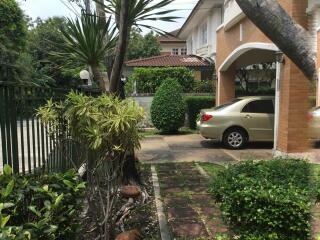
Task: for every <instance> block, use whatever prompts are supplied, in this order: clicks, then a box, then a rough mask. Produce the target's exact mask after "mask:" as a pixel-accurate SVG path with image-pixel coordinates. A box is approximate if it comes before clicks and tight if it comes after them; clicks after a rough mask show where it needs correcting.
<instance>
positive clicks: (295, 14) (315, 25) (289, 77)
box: [178, 0, 320, 156]
mask: <svg viewBox="0 0 320 240" xmlns="http://www.w3.org/2000/svg"><path fill="white" fill-rule="evenodd" d="M258 2H259V1H257V4H258ZM278 2H279V4H280V5H281V6H282V7H283V9H284V10H285V11H286V12H287V13H288V15H289V16H291V18H292V19H293V20H294V21H295V22H296V23H297V24H299V25H300V26H301V27H303V28H304V29H306V30H307V31H308V32H309V34H308V42H307V43H306V44H309V45H310V46H311V47H312V48H313V50H314V53H315V58H316V59H317V60H318V61H317V62H318V69H319V71H318V72H319V77H318V79H320V1H319V0H278ZM178 37H179V38H182V39H187V53H188V54H195V55H198V56H202V57H210V58H212V60H214V61H215V67H216V74H217V77H218V79H217V83H216V89H217V92H216V102H217V104H218V105H220V104H223V103H226V102H228V101H230V100H231V99H233V98H234V97H235V82H236V70H237V69H239V68H243V67H246V66H250V65H252V64H259V63H264V62H277V64H276V73H277V74H276V79H277V80H276V82H277V84H276V98H275V99H276V100H275V139H274V140H275V147H274V151H275V153H277V154H282V153H286V154H291V153H295V154H296V153H303V152H306V151H308V148H309V144H308V142H309V141H308V122H307V121H306V116H307V112H308V109H309V102H308V97H309V92H310V86H309V85H310V82H309V81H308V80H307V79H306V77H305V76H304V74H303V73H302V72H301V71H300V70H299V69H298V68H297V66H296V65H295V64H294V63H293V62H292V61H291V60H290V59H289V58H288V57H287V56H285V55H283V54H282V53H281V52H280V51H279V49H278V47H277V46H276V45H275V44H274V43H273V42H272V41H271V40H270V39H268V37H266V36H265V35H264V34H263V33H262V32H261V31H260V30H259V29H258V28H257V27H256V26H255V25H254V24H253V23H252V22H251V21H250V20H249V19H248V18H247V17H246V16H245V14H244V13H243V12H242V10H241V9H240V7H239V6H238V4H237V3H236V1H235V0H200V1H199V2H198V3H197V5H196V7H195V8H194V10H193V11H192V13H191V14H190V16H189V17H188V19H187V20H186V22H185V23H184V25H183V26H182V28H181V29H180V31H179V33H178ZM317 92H318V94H317V96H318V101H317V102H318V105H320V84H318V91H317ZM258 115H259V114H258ZM258 115H257V116H255V117H254V118H258V117H259V116H258ZM247 121H249V120H247ZM270 121H272V120H271V119H270ZM299 156H303V155H299Z"/></svg>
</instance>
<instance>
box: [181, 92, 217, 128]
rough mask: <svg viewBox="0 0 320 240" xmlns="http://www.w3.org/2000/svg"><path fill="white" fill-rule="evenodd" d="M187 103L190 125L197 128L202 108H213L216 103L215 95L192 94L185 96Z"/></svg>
mask: <svg viewBox="0 0 320 240" xmlns="http://www.w3.org/2000/svg"><path fill="white" fill-rule="evenodd" d="M185 102H186V105H187V114H188V118H189V127H190V128H191V129H196V127H197V116H198V115H199V113H200V111H201V109H206V108H212V107H214V105H215V97H213V96H190V97H185Z"/></svg>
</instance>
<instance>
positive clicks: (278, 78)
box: [273, 62, 282, 152]
mask: <svg viewBox="0 0 320 240" xmlns="http://www.w3.org/2000/svg"><path fill="white" fill-rule="evenodd" d="M281 67H282V63H280V62H277V64H276V86H275V90H276V94H275V102H274V105H275V106H274V144H273V151H274V152H276V151H277V146H278V135H279V120H280V119H279V115H280V82H281Z"/></svg>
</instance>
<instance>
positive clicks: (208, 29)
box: [178, 0, 224, 60]
mask: <svg viewBox="0 0 320 240" xmlns="http://www.w3.org/2000/svg"><path fill="white" fill-rule="evenodd" d="M223 3H224V0H206V1H199V2H198V3H197V5H196V6H195V7H194V9H193V11H192V12H191V14H190V15H189V17H188V18H187V20H186V21H185V23H184V24H183V26H182V27H181V29H180V31H179V33H178V37H180V38H182V39H187V54H194V55H198V56H201V57H208V58H212V59H213V60H215V56H216V51H217V49H216V45H217V44H216V39H217V34H216V29H217V28H218V27H219V26H220V25H221V24H222V23H223V18H224V14H223V7H224V6H223Z"/></svg>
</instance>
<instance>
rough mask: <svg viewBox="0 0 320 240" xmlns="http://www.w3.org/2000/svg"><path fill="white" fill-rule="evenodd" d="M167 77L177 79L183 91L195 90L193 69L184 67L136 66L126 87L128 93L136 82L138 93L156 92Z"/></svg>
mask: <svg viewBox="0 0 320 240" xmlns="http://www.w3.org/2000/svg"><path fill="white" fill-rule="evenodd" d="M167 78H171V79H175V80H176V81H177V82H178V83H179V84H180V85H181V86H182V92H185V93H188V92H192V91H193V88H194V84H195V80H194V76H193V72H192V71H191V70H189V69H187V68H184V67H167V68H157V67H155V68H135V69H134V72H133V73H132V75H131V76H130V79H129V82H128V84H127V85H128V86H127V87H126V89H127V93H128V92H130V90H131V91H132V89H133V83H134V82H136V84H137V85H136V87H137V92H138V93H155V92H156V91H157V89H158V88H159V87H160V85H161V84H162V82H163V81H164V80H165V79H167Z"/></svg>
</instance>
